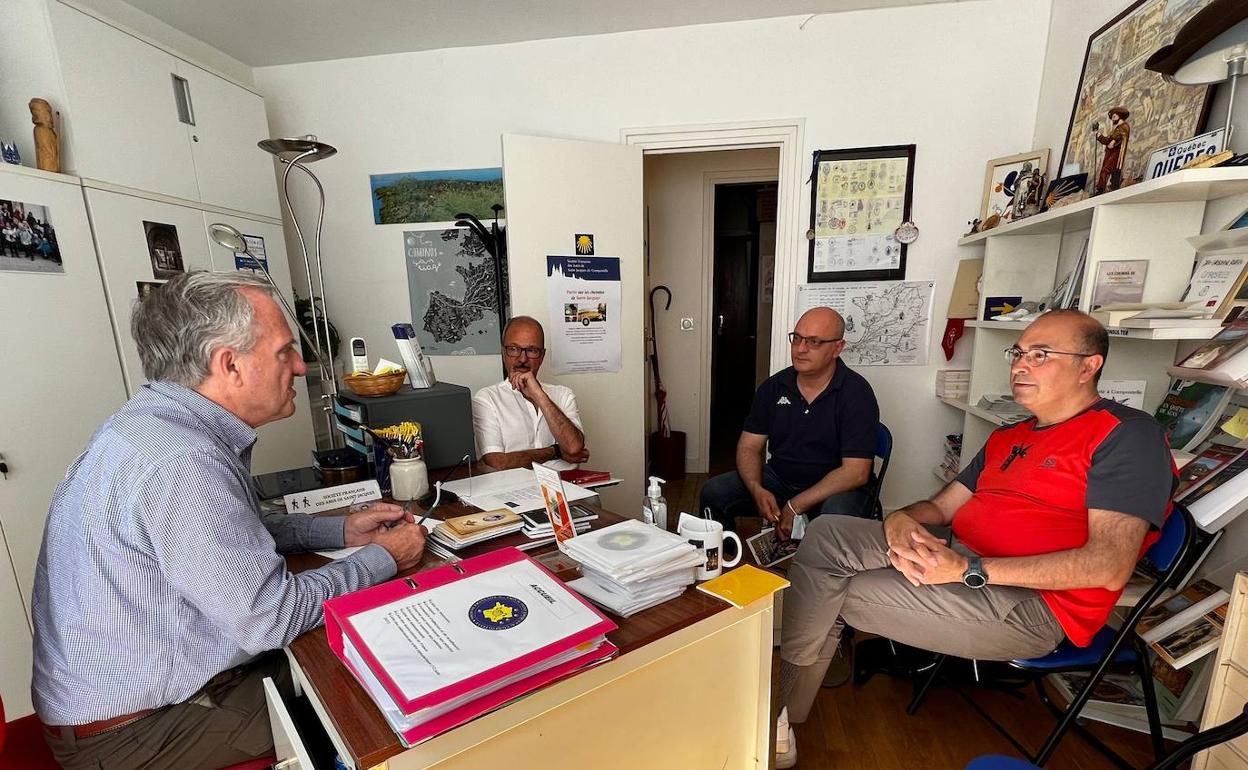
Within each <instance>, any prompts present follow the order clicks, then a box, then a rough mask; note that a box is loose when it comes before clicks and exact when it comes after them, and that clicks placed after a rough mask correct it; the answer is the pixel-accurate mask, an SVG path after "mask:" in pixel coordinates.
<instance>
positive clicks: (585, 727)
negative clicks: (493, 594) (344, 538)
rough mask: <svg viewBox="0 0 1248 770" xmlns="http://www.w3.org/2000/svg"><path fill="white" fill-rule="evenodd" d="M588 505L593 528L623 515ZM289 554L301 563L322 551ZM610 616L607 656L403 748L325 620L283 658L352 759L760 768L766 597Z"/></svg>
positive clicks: (394, 768) (472, 765) (690, 600)
mask: <svg viewBox="0 0 1248 770" xmlns="http://www.w3.org/2000/svg"><path fill="white" fill-rule="evenodd" d="M463 510H464V511H466V510H467V509H463ZM598 511H599V516H600V518H599V519H598V520H597V521H596V522H594V524H595V526H606V525H608V524H612V523H615V522H617V521H620V520H622V519H621V517H619V516H618V515H616V514H613V513H610V512H607V511H604V510H602V509H598ZM460 512H461V511H460V510H456V509H455V508H454V507H453V506H447V507H446V511H445V513H446V515H447V516H451V515H457V514H458V513H460ZM506 539H507V538H499V539H498V540H495V541H492V542H491V544H480V545H478V546H476V547H475V548H480V547H481V546H484V545H492V546H493V547H498V546H499V545H501V544H504V543H505V541H506ZM550 547H551V546H548V547H547V548H550ZM465 550H466V552H467V553H468V554H472V553H474V551H472V550H469V549H465ZM290 561H291V567H292V569H300V568H307V567H310V566H315V564H317V563H323V562H324V561H325V560H324V559H323V557H319V556H315V555H300V556H298V557H291V559H290ZM430 561H432V560H430ZM426 566H428V565H426ZM608 615H609V616H610V617H611V619H612V620H614V621H615V622H616V623H617V624H618V625H619V629H618V630H616V631H614V632H612V633H611V634H609V635H608V638H609V639H610V640H611V641H612V642H613V643H614V644H615V645H616V646H618V647H619V648H620V653H621V654H620V655H619V656H618V657H617V658H615V659H613V660H611V661H609V662H607V663H605V664H603V665H600V666H597V667H595V668H592V669H589V670H587V671H583V672H581V673H579V674H577V675H575V676H572V677H569V678H568V679H565V680H563V681H560V682H557V683H555V684H553V685H550V686H548V687H545V688H542V689H541V690H538V691H536V692H533V693H530V694H529V695H527V696H525V697H523V698H520V699H518V700H516V701H513V702H512V703H510V704H508V705H507V706H505V707H503V708H501V709H499V710H497V711H494V712H492V713H490V714H487V715H485V716H482V717H479V718H478V719H476V720H473V721H472V722H469V723H468V724H465V725H462V726H460V727H458V728H456V729H454V730H451V731H449V732H447V733H444V734H442V735H440V736H438V737H436V738H433V739H432V740H429V741H426V742H425V743H422V744H420V745H419V746H416V747H414V748H411V749H405V748H404V747H403V745H402V744H401V743H400V742H399V740H398V737H397V736H396V735H395V733H394V731H393V730H391V729H390V726H389V724H388V723H387V722H386V720H385V718H384V717H383V716H382V715H381V712H380V711H379V710H378V709H377V706H376V705H375V704H374V703H373V701H372V700H371V699H370V698H369V697H368V695H367V694H365V692H364V690H363V689H362V688H361V687H360V686H359V684H358V683H357V682H356V681H355V679H354V677H352V675H351V674H350V672H349V671H347V669H346V668H345V667H344V666H343V665H342V664H341V663H340V662H339V661H338V658H337V657H336V656H335V655H334V654H333V652H332V651H330V649H329V645H328V644H327V642H326V639H325V630H324V629H323V628H318V629H315V630H313V631H309V632H308V633H306V634H304V635H303V636H301V637H299V638H298V639H296V640H295V641H294V643H292V644H291V645H290V647H288V648H287V655H288V657H289V658H290V661H291V669H292V671H293V673H294V676H295V683H296V686H297V687H299V688H301V689H302V691H303V692H304V694H306V695H307V697H308V699H309V700H310V701H311V703H312V705H313V708H314V709H315V710H316V712H317V714H318V715H319V717H320V719H321V722H322V724H323V725H324V727H325V729H326V731H327V732H328V733H329V736H330V739H331V740H332V741H333V742H334V745H335V747H336V748H337V750H338V753H339V755H340V756H342V757H343V759H344V760H345V761H347V763H348V766H354V767H356V768H372V767H383V768H387V770H400V769H402V768H441V769H449V768H452V767H453V768H455V770H477V769H478V768H480V770H486V768H490V769H491V770H497V768H498V767H499V766H500V765H501V764H505V765H506V767H507V768H508V770H525V769H526V768H534V769H536V768H542V770H551V769H552V768H569V770H571V769H572V768H578V769H582V768H595V770H598V769H603V770H606V769H610V768H620V770H625V768H627V769H628V770H636V769H637V768H651V767H653V768H677V767H679V768H703V767H705V768H716V769H717V770H718V769H719V768H751V770H756V769H757V768H766V767H768V765H769V761H770V754H771V748H770V746H771V744H770V742H769V736H770V728H771V705H770V690H771V655H772V617H773V605H772V599H771V597H768V598H767V599H763V600H760V601H758V602H755V603H754V604H752V605H750V606H749V607H746V608H743V609H737V608H734V607H732V606H731V605H729V604H727V603H725V602H723V601H720V600H719V599H716V598H713V597H710V596H707V595H706V594H703V593H702V592H700V591H698V590H696V589H694V588H692V587H691V588H690V589H689V590H687V591H686V592H685V593H684V594H683V595H682V596H680V597H677V598H676V599H673V600H671V601H669V602H665V603H664V604H661V605H659V606H657V607H652V608H651V609H649V610H646V611H644V612H641V613H638V614H637V615H634V616H633V617H631V618H627V619H624V618H618V617H615V616H612V615H610V613H608Z"/></svg>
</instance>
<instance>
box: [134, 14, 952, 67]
mask: <svg viewBox="0 0 1248 770" xmlns="http://www.w3.org/2000/svg"><path fill="white" fill-rule="evenodd" d="M965 1H966V0H683V1H679V2H672V0H609V1H608V0H510V1H509V2H498V0H347V1H346V2H344V0H211V1H210V2H204V0H126V2H127V3H129V4H130V5H132V6H134V7H136V8H139V9H140V10H142V11H144V12H146V13H149V14H151V15H152V16H155V17H156V18H158V19H160V20H161V21H163V22H165V23H166V24H168V25H170V26H172V27H174V28H176V29H178V30H180V31H182V32H184V33H186V34H188V35H190V36H191V37H194V38H198V39H199V40H201V41H203V42H205V43H207V44H208V45H210V46H212V47H214V48H217V49H218V50H221V51H223V52H225V53H227V54H229V55H230V56H232V57H234V58H235V59H238V60H239V61H241V62H243V63H244V64H247V65H250V66H252V67H263V66H268V65H273V64H293V63H296V62H307V61H320V60H326V59H345V58H352V57H357V56H374V55H377V54H388V53H400V52H405V51H425V50H430V49H436V48H458V47H463V46H477V45H493V44H497V43H515V42H520V41H525V40H543V39H549V38H557V37H574V36H578V35H596V34H603V33H610V32H626V31H631V30H640V29H656V28H661V27H680V26H686V25H691V24H713V23H717V22H727V21H743V20H746V19H764V18H775V17H781V16H801V15H804V14H814V13H836V12H841V11H854V10H863V9H870V8H888V7H897V6H910V5H925V4H929V3H938V2H965Z"/></svg>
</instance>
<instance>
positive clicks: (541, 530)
mask: <svg viewBox="0 0 1248 770" xmlns="http://www.w3.org/2000/svg"><path fill="white" fill-rule="evenodd" d="M571 514H572V526H573V527H575V528H576V532H577V534H580V533H582V532H584V531H586V530H588V529H589V527H590V524H589V523H590V522H591V521H593V520H595V519H597V518H598V514H596V513H594V512H593V511H591V510H590V509H588V508H585V507H584V506H580V505H573V506H571ZM520 519H521V521H523V522H524V529H523V530H521V531H522V532H524V536H525V537H527V538H529V539H530V540H543V541H546V542H553V541H554V539H555V528H554V527H553V526H552V525H551V523H550V517H548V516H547V515H546V512H545V511H525V512H524V513H522V514H520Z"/></svg>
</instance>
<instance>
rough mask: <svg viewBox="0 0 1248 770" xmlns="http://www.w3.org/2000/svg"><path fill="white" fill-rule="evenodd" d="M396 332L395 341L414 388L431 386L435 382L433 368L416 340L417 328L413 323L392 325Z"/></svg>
mask: <svg viewBox="0 0 1248 770" xmlns="http://www.w3.org/2000/svg"><path fill="white" fill-rule="evenodd" d="M390 330H391V331H392V332H393V333H394V342H395V344H396V345H397V346H398V348H399V355H400V356H402V357H403V365H404V366H406V367H407V378H408V381H409V382H410V383H411V384H412V387H413V388H422V389H423V388H431V387H433V386H434V384H435V382H436V381H435V380H434V379H433V377H432V376H431V375H432V369H431V368H430V367H429V365H428V360H427V359H426V358H425V354H424V351H422V350H421V348H420V343H419V342H417V341H416V330H415V329H413V328H412V325H411V324H395V325H394V326H391V327H390Z"/></svg>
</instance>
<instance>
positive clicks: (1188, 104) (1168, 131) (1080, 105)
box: [1061, 0, 1211, 185]
mask: <svg viewBox="0 0 1248 770" xmlns="http://www.w3.org/2000/svg"><path fill="white" fill-rule="evenodd" d="M1209 2H1210V0H1136V1H1135V2H1133V3H1131V4H1130V5H1129V6H1127V8H1126V9H1125V10H1124V11H1123V12H1122V13H1120V14H1118V15H1117V16H1115V17H1114V18H1112V19H1110V20H1109V22H1107V23H1106V24H1105V25H1104V26H1103V27H1101V28H1100V29H1098V30H1096V31H1095V32H1093V33H1092V34H1091V35H1090V36H1089V37H1088V46H1087V50H1086V51H1085V52H1084V56H1083V68H1082V70H1081V71H1080V74H1079V83H1078V86H1077V87H1076V90H1075V100H1074V104H1073V105H1071V112H1070V122H1069V123H1068V124H1067V127H1066V141H1065V142H1064V143H1063V144H1062V157H1061V166H1062V167H1065V166H1066V164H1068V163H1078V164H1079V165H1080V167H1081V168H1083V169H1086V170H1088V171H1089V172H1091V173H1096V171H1097V170H1098V169H1100V167H1101V162H1102V160H1103V148H1102V147H1101V145H1100V143H1098V142H1097V141H1096V136H1095V133H1094V131H1093V124H1100V127H1101V129H1102V130H1104V129H1105V125H1106V123H1107V121H1108V112H1109V111H1110V110H1111V109H1113V108H1115V107H1125V108H1126V109H1128V110H1129V111H1130V112H1131V113H1133V118H1134V119H1133V120H1131V121H1130V123H1131V134H1130V139H1129V141H1128V143H1127V148H1126V154H1125V157H1124V158H1123V162H1122V166H1121V170H1122V180H1123V182H1122V183H1123V184H1124V185H1126V184H1130V183H1131V181H1133V180H1135V179H1137V178H1140V177H1142V176H1144V174H1145V165H1146V163H1147V161H1148V158H1149V156H1150V155H1151V154H1152V153H1153V151H1155V150H1158V149H1160V148H1162V147H1165V146H1167V145H1170V144H1173V143H1175V142H1180V141H1183V140H1184V139H1189V138H1192V137H1194V136H1195V135H1196V134H1197V132H1199V130H1200V128H1201V127H1202V126H1203V125H1205V119H1206V118H1207V117H1208V114H1209V101H1210V100H1209V93H1210V88H1211V86H1205V87H1196V86H1184V85H1179V84H1177V83H1169V82H1167V81H1166V80H1165V79H1164V78H1163V77H1162V76H1161V75H1160V74H1158V73H1156V72H1152V71H1149V70H1146V69H1144V61H1145V60H1146V59H1147V58H1148V57H1149V56H1150V55H1151V54H1152V53H1153V52H1154V51H1156V50H1157V49H1158V48H1160V47H1161V46H1163V45H1166V44H1168V43H1170V42H1171V40H1172V38H1173V36H1174V32H1175V30H1177V29H1179V28H1180V27H1181V26H1183V24H1185V23H1186V22H1187V21H1188V20H1189V19H1191V18H1192V16H1194V15H1196V13H1197V12H1198V11H1200V10H1202V9H1203V8H1204V7H1205V6H1207V5H1208V4H1209Z"/></svg>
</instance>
